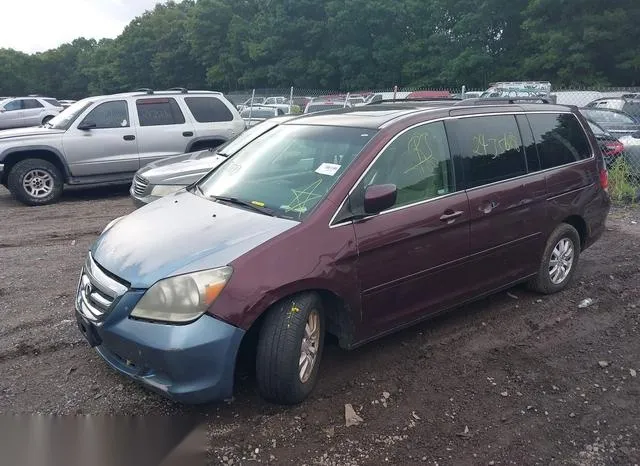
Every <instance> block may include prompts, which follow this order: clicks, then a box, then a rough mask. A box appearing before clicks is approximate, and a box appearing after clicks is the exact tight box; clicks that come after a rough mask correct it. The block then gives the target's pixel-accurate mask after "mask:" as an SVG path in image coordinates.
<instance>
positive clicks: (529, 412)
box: [0, 187, 640, 465]
mask: <svg viewBox="0 0 640 466" xmlns="http://www.w3.org/2000/svg"><path fill="white" fill-rule="evenodd" d="M132 210H133V208H132V206H131V203H130V201H129V199H128V197H127V192H126V188H123V189H114V188H110V189H109V190H105V189H102V190H89V191H77V192H70V193H66V194H65V196H64V197H63V200H62V202H61V203H59V204H56V205H53V206H46V207H38V208H29V207H25V206H22V205H20V204H18V203H17V202H15V201H14V200H13V199H12V198H11V197H10V195H9V193H8V192H7V191H6V190H4V188H1V187H0V315H1V316H2V319H0V374H2V376H1V377H0V410H1V411H0V412H2V413H5V414H6V413H44V414H80V413H82V414H162V415H177V414H194V413H196V414H200V415H204V416H205V417H206V419H207V424H208V431H209V437H210V450H209V459H210V462H211V464H220V463H223V464H253V463H256V462H260V463H271V464H299V465H301V464H308V465H311V464H322V465H380V464H385V463H388V464H431V465H434V464H439V465H447V464H451V465H465V464H485V465H500V464H514V465H524V464H541V465H542V464H544V465H548V464H584V465H605V464H607V465H608V464H624V465H627V464H629V465H632V464H637V463H640V431H639V425H640V379H639V378H638V377H637V372H640V360H639V356H640V338H639V337H640V333H639V331H638V328H639V325H640V247H639V246H640V225H638V224H637V223H635V222H636V221H640V209H639V208H626V209H620V208H618V209H613V210H612V213H611V215H610V218H609V222H608V229H607V232H606V234H605V235H604V237H603V238H602V239H601V240H600V241H599V242H598V243H597V244H596V245H595V246H594V247H593V248H592V249H590V250H588V251H586V252H585V254H584V255H583V256H582V258H581V263H580V266H579V273H578V275H577V279H576V282H575V283H574V285H573V286H572V287H571V288H570V289H568V290H566V291H565V292H563V293H560V294H557V295H554V296H548V297H541V296H538V295H534V294H531V293H529V292H527V291H525V290H524V289H522V288H520V287H517V288H514V289H512V290H510V292H509V293H502V294H499V295H496V296H493V297H491V298H489V299H485V300H483V301H480V302H478V303H476V304H474V305H471V306H467V307H464V308H461V309H458V310H456V311H454V312H452V313H449V314H448V315H446V316H444V317H440V318H437V319H435V320H432V321H430V322H427V323H424V324H422V325H419V326H416V327H414V328H411V329H409V330H406V331H403V332H400V333H398V334H395V335H393V336H391V337H387V338H384V339H382V340H379V341H377V342H374V343H371V344H369V345H367V346H365V347H363V348H361V349H358V350H355V351H352V352H345V351H342V350H340V349H339V348H338V347H337V345H336V344H335V343H332V342H329V344H328V346H327V348H326V353H325V356H324V359H323V363H322V367H321V374H320V382H319V385H318V387H317V389H316V390H315V392H314V393H313V395H312V396H311V398H310V399H309V400H308V401H307V402H306V403H304V404H302V405H301V406H298V407H294V408H282V407H278V406H273V405H269V404H266V403H264V402H262V401H261V400H260V398H259V397H258V396H257V394H256V389H255V382H254V380H253V377H252V376H251V375H250V373H248V372H246V371H240V372H241V373H240V375H239V377H238V379H239V380H238V383H237V388H236V397H235V399H234V400H232V401H231V402H227V403H221V404H214V405H209V406H199V407H188V406H182V405H178V404H173V403H171V402H168V401H166V400H164V399H162V398H160V397H159V396H157V395H155V394H153V393H150V392H148V391H146V390H144V389H143V388H141V387H139V386H137V385H136V384H134V383H132V382H130V381H128V380H127V379H125V378H124V377H122V376H120V375H118V374H116V373H115V372H113V371H112V370H110V369H109V368H108V367H107V366H106V364H104V363H103V362H102V361H101V360H100V359H99V357H98V356H97V355H96V354H95V353H94V352H93V351H92V350H91V349H90V348H89V346H88V345H87V344H86V343H85V341H84V340H83V338H82V337H81V335H80V333H79V331H78V329H77V327H76V325H75V321H74V320H73V296H74V292H75V286H76V281H77V279H78V274H79V271H80V267H81V265H82V262H83V259H84V257H85V252H86V251H87V249H88V247H89V245H90V243H91V242H92V241H94V240H95V238H96V236H97V235H98V234H99V233H100V231H101V230H102V228H104V226H105V225H106V224H107V223H108V222H109V221H110V220H111V219H113V218H115V217H117V216H120V215H123V214H126V213H128V212H130V211H132ZM585 298H592V299H593V300H594V303H593V304H592V305H591V306H589V307H587V308H584V309H580V308H579V307H578V304H579V303H580V302H581V301H582V300H583V299H585ZM347 403H349V404H351V405H352V406H353V408H354V409H355V411H356V412H357V413H358V415H359V416H360V417H361V418H362V419H363V422H362V423H360V424H359V425H356V426H351V427H346V426H345V414H344V405H345V404H347Z"/></svg>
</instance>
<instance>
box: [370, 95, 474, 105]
mask: <svg viewBox="0 0 640 466" xmlns="http://www.w3.org/2000/svg"><path fill="white" fill-rule="evenodd" d="M461 100H462V99H461V98H460V97H420V98H415V99H407V98H404V97H403V98H396V99H382V100H376V101H373V102H369V103H367V104H366V105H376V104H387V103H392V102H395V103H411V102H416V103H418V102H459V101H461Z"/></svg>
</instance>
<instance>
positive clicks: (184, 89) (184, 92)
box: [169, 87, 189, 94]
mask: <svg viewBox="0 0 640 466" xmlns="http://www.w3.org/2000/svg"><path fill="white" fill-rule="evenodd" d="M169 90H170V91H179V92H180V93H181V94H188V93H189V91H188V90H187V88H185V87H172V88H171V89H169Z"/></svg>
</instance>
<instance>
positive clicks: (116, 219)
mask: <svg viewBox="0 0 640 466" xmlns="http://www.w3.org/2000/svg"><path fill="white" fill-rule="evenodd" d="M124 217H125V216H124V215H123V216H122V217H118V218H114V219H113V220H111V221H110V222H109V223H108V224H107V226H106V227H104V230H102V233H104V232H105V231H107V230H108V229H109V228H111V227H112V226H114V225H115V224H116V223H118V222H119V221H120V220H122V219H123V218H124Z"/></svg>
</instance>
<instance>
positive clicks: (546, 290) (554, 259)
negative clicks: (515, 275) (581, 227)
mask: <svg viewBox="0 0 640 466" xmlns="http://www.w3.org/2000/svg"><path fill="white" fill-rule="evenodd" d="M579 257H580V235H579V234H578V232H577V231H576V229H575V228H573V227H572V226H571V225H569V224H567V223H563V224H561V225H560V226H558V228H556V229H555V230H554V231H553V233H551V236H549V239H548V240H547V245H546V247H545V250H544V254H543V255H542V262H541V264H540V269H539V270H538V275H537V276H536V277H535V278H534V279H533V280H532V281H531V282H530V284H529V285H530V287H531V288H532V289H533V290H534V291H537V292H539V293H543V294H551V293H557V292H558V291H561V290H563V289H564V288H566V287H567V285H568V284H569V283H570V282H571V280H572V279H573V276H574V274H575V271H576V267H577V266H578V259H579Z"/></svg>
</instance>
